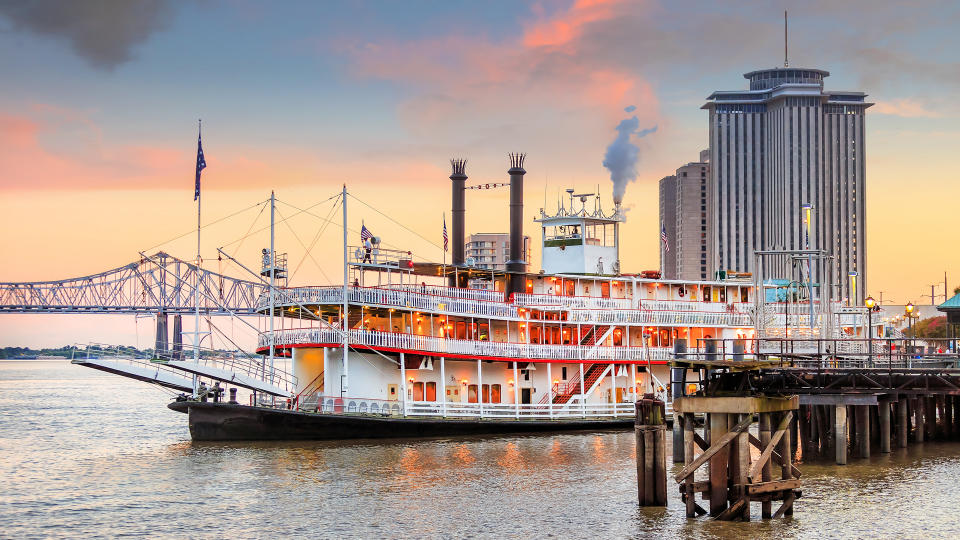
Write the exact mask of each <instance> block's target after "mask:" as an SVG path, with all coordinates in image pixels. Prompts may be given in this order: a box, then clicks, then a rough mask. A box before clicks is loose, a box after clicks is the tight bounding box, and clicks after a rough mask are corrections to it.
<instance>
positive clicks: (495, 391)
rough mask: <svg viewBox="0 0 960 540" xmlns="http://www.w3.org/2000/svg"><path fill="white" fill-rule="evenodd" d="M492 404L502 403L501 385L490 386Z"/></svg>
mask: <svg viewBox="0 0 960 540" xmlns="http://www.w3.org/2000/svg"><path fill="white" fill-rule="evenodd" d="M490 403H500V385H499V384H491V385H490Z"/></svg>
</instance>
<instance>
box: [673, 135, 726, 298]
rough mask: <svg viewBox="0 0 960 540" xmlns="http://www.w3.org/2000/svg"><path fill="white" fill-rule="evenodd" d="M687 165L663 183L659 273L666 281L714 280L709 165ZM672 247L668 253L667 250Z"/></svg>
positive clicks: (701, 162) (702, 156) (703, 159)
mask: <svg viewBox="0 0 960 540" xmlns="http://www.w3.org/2000/svg"><path fill="white" fill-rule="evenodd" d="M706 157H707V154H705V153H704V152H701V154H700V158H701V161H699V162H693V163H687V164H686V165H684V166H682V167H680V168H679V169H677V170H676V174H675V175H672V176H667V177H664V178H663V179H661V180H660V224H661V234H664V235H665V236H666V242H664V241H663V239H662V238H661V241H660V270H661V272H662V274H663V277H664V278H665V279H689V280H698V279H711V278H713V272H714V271H715V270H716V268H715V267H716V263H715V262H714V254H713V249H712V246H713V236H714V234H713V230H714V229H713V222H712V219H711V214H712V211H713V208H712V204H711V195H712V192H711V190H710V179H709V178H710V172H709V171H710V164H709V163H707V162H706V161H705V158H706ZM668 246H669V248H670V249H669V251H668V250H667V249H666V248H667V247H668Z"/></svg>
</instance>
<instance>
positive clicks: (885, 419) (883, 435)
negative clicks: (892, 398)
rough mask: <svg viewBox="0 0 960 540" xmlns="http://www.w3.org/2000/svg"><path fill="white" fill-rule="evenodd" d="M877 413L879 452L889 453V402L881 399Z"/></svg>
mask: <svg viewBox="0 0 960 540" xmlns="http://www.w3.org/2000/svg"><path fill="white" fill-rule="evenodd" d="M877 413H878V415H879V421H878V422H877V423H878V424H880V453H881V454H889V453H890V402H889V401H881V402H880V403H879V404H878V409H877Z"/></svg>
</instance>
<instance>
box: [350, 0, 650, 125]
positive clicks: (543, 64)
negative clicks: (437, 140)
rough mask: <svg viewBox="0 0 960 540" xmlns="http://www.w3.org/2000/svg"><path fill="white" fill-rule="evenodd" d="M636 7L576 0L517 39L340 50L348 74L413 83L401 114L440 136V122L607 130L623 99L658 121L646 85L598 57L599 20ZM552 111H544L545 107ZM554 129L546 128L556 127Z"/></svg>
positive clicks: (458, 36) (615, 0)
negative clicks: (349, 60)
mask: <svg viewBox="0 0 960 540" xmlns="http://www.w3.org/2000/svg"><path fill="white" fill-rule="evenodd" d="M625 9H634V10H635V9H637V5H636V4H635V3H633V4H630V3H627V2H624V1H621V0H578V1H577V2H575V3H574V4H573V5H572V6H571V7H570V8H569V9H567V10H564V11H562V12H560V13H556V14H553V15H546V14H545V13H544V12H543V10H542V9H535V10H534V14H533V16H534V21H533V22H531V23H530V24H528V25H525V26H524V32H523V34H522V35H521V36H518V37H517V38H513V39H507V40H503V41H491V40H490V39H489V38H487V37H485V36H483V35H467V34H464V33H462V32H457V33H451V34H448V35H443V36H439V37H431V38H427V39H421V40H413V41H397V40H378V41H376V42H368V43H363V44H355V45H353V46H350V47H349V48H347V49H344V51H345V52H346V53H347V54H348V55H349V56H351V57H352V59H353V60H354V63H353V70H354V74H355V75H357V76H360V77H367V78H377V79H384V80H388V81H391V82H394V83H398V84H401V85H403V86H406V87H408V88H409V89H410V91H411V92H410V96H409V97H408V98H407V99H406V101H405V102H404V103H403V104H402V105H401V106H400V115H401V118H403V119H405V120H406V121H407V124H408V125H409V126H410V127H411V129H413V130H414V131H418V130H423V131H424V132H425V133H427V132H429V133H432V134H434V136H437V134H438V132H437V131H436V130H437V129H438V128H444V127H447V128H449V127H451V126H453V125H456V126H462V125H471V126H473V129H474V130H478V131H483V130H484V129H493V128H495V127H498V126H504V125H508V124H514V123H518V122H519V123H521V124H523V125H525V126H530V125H533V121H538V122H542V123H547V124H549V123H556V122H563V120H564V119H566V120H568V122H567V124H568V125H567V129H568V130H576V129H580V128H582V127H583V122H586V123H587V124H589V125H591V128H590V129H592V130H594V131H598V130H607V129H608V128H610V127H612V126H611V124H614V123H615V121H616V119H617V118H618V117H619V115H620V114H621V112H622V108H623V107H624V106H626V105H636V106H637V107H638V109H639V111H638V114H639V115H640V116H641V117H642V121H644V122H648V121H650V122H656V121H657V107H658V102H657V99H656V96H655V94H654V93H653V91H652V89H651V86H650V84H649V83H648V82H647V81H646V80H645V79H643V78H642V77H641V76H640V75H638V74H636V73H634V72H632V71H631V70H630V69H628V68H627V67H625V66H624V65H622V64H621V63H617V62H615V61H611V60H608V59H607V58H605V57H604V55H602V54H597V52H596V51H597V49H598V48H599V47H598V46H597V45H596V44H595V41H596V39H595V37H596V34H598V33H602V32H600V31H599V30H597V28H596V27H595V25H598V24H603V23H607V22H610V21H613V20H615V19H616V18H617V17H619V16H620V12H621V11H623V10H625ZM547 112H548V113H549V114H545V113H547ZM556 127H557V126H550V127H549V128H548V129H550V130H554V128H556Z"/></svg>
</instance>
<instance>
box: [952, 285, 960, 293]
mask: <svg viewBox="0 0 960 540" xmlns="http://www.w3.org/2000/svg"><path fill="white" fill-rule="evenodd" d="M953 294H960V285H957V286H956V288H954V289H953Z"/></svg>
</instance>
